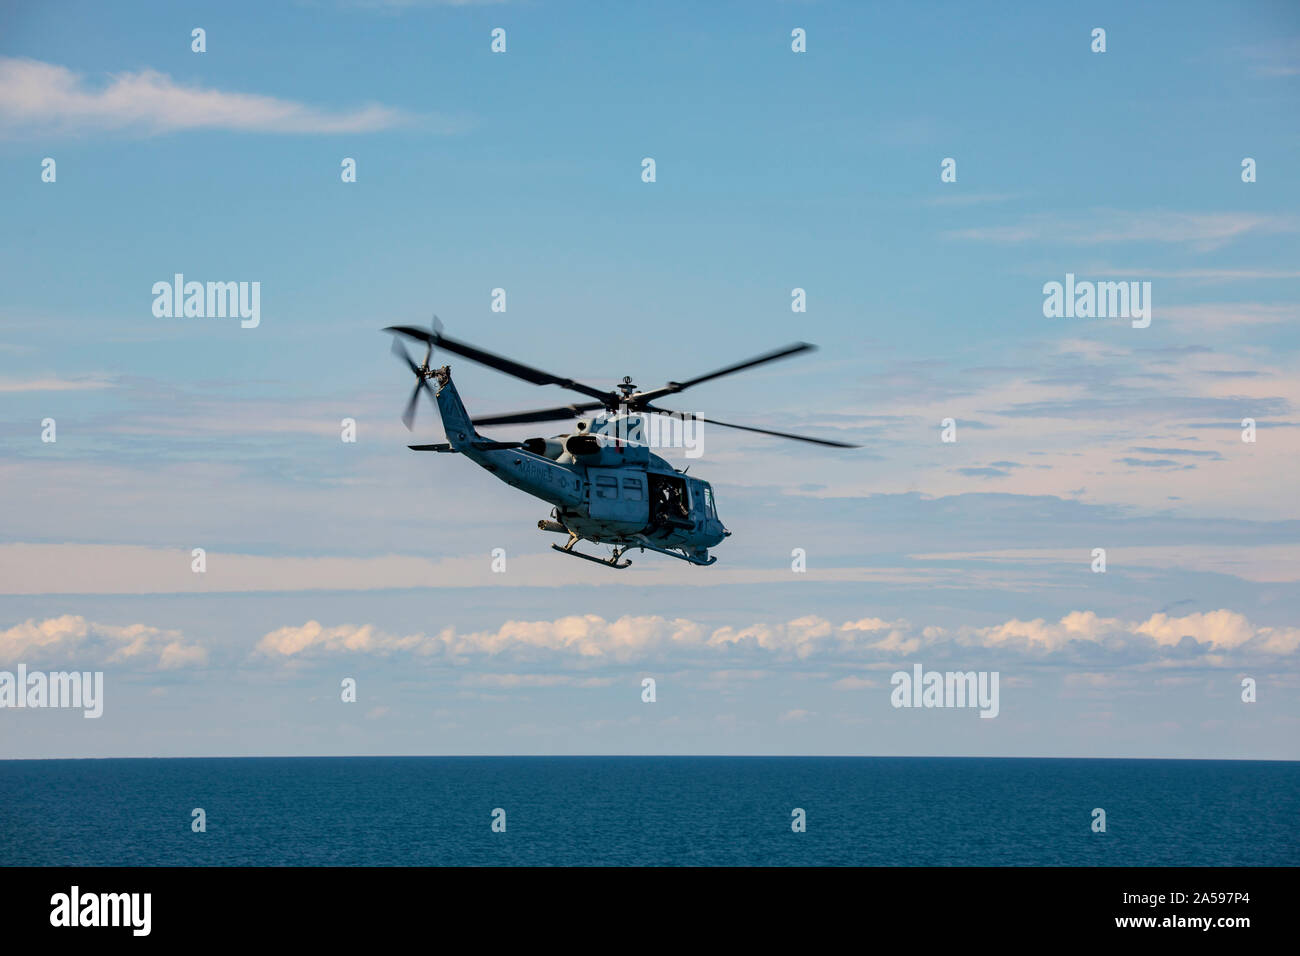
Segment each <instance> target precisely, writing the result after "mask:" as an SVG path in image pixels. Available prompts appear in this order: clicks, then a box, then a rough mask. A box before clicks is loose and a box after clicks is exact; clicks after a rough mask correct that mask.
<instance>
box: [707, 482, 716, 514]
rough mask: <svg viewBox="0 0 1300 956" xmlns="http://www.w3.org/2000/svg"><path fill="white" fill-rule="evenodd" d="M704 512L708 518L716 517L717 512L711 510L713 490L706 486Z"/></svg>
mask: <svg viewBox="0 0 1300 956" xmlns="http://www.w3.org/2000/svg"><path fill="white" fill-rule="evenodd" d="M704 512H705V514H707V515H708V516H709V517H710V518H712V517H715V516H716V515H717V512H716V511H714V510H713V489H712V488H710V487H709V486H708V485H705V486H704Z"/></svg>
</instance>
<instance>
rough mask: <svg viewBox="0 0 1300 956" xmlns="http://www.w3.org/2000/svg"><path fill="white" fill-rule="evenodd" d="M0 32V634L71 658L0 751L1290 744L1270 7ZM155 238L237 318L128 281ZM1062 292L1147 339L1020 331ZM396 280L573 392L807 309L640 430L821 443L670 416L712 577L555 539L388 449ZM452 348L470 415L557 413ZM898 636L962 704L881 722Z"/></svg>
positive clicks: (1296, 29)
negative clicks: (1, 185)
mask: <svg viewBox="0 0 1300 956" xmlns="http://www.w3.org/2000/svg"><path fill="white" fill-rule="evenodd" d="M0 17H2V18H3V19H0V58H2V59H0V174H2V175H3V181H4V182H5V183H6V188H5V190H4V196H3V202H4V210H5V223H6V225H7V226H8V228H7V229H5V230H3V232H2V233H0V244H2V248H0V252H2V253H3V255H0V263H3V265H0V270H3V273H2V275H3V278H4V281H3V282H0V475H3V486H4V492H5V493H4V500H5V501H6V503H7V504H9V507H6V508H5V509H4V512H3V516H2V517H0V669H3V668H6V667H8V668H12V667H13V666H16V664H17V663H18V662H24V663H26V664H28V665H29V666H31V667H36V666H41V667H48V668H50V669H58V668H73V667H76V668H79V669H103V670H104V671H105V674H106V685H107V690H106V695H107V700H106V704H105V715H104V717H103V718H101V719H99V720H98V721H85V720H82V719H81V717H80V715H79V714H69V713H56V712H39V711H29V712H14V711H7V712H4V713H3V714H2V715H0V717H2V718H3V719H0V756H11V757H12V756H102V755H142V756H151V755H190V754H194V755H198V754H250V753H276V754H296V753H312V754H315V753H876V754H913V753H914V754H1006V755H1025V756H1029V755H1044V756H1073V755H1083V756H1092V755H1095V756H1206V757H1234V756H1236V757H1271V758H1288V759H1294V758H1296V757H1297V756H1298V754H1297V749H1296V744H1295V741H1296V740H1297V739H1300V734H1298V733H1297V730H1300V706H1297V695H1296V690H1297V687H1298V686H1300V669H1297V654H1300V589H1298V588H1297V582H1300V514H1298V513H1297V510H1298V509H1297V503H1296V502H1297V499H1296V495H1295V490H1294V472H1295V465H1296V462H1297V461H1298V460H1300V407H1298V406H1300V375H1298V373H1297V362H1296V357H1297V351H1298V350H1300V335H1298V333H1297V329H1298V327H1300V326H1298V324H1297V319H1300V314H1298V313H1300V305H1298V301H1300V300H1298V298H1297V291H1298V289H1300V265H1298V263H1300V242H1298V241H1297V237H1298V235H1300V216H1298V215H1297V210H1298V209H1300V185H1297V184H1298V183H1300V176H1298V173H1300V159H1298V157H1300V149H1298V148H1297V147H1300V142H1298V140H1300V133H1298V130H1300V127H1297V125H1296V123H1295V119H1296V116H1297V109H1296V108H1297V105H1298V101H1300V94H1298V92H1297V89H1298V86H1300V13H1298V12H1297V10H1296V8H1295V6H1294V5H1293V4H1287V3H1277V4H1268V3H1252V4H1248V5H1245V6H1234V7H1228V6H1224V5H1219V4H1196V3H1194V4H1144V5H1142V6H1141V7H1140V8H1138V9H1134V8H1132V7H1131V5H1127V4H1097V5H1092V6H1090V7H1088V8H1087V9H1079V10H1066V9H1061V8H1056V7H1054V6H1048V5H1035V4H1023V5H1005V4H999V5H988V6H986V7H980V6H979V5H972V4H948V5H945V4H926V5H915V4H881V5H872V6H869V7H868V6H866V5H853V4H832V3H750V4H720V5H708V8H707V9H700V6H699V5H691V4H679V5H675V4H654V5H643V6H639V7H633V6H632V5H603V4H564V3H542V2H534V3H500V4H475V3H469V4H438V3H428V4H422V3H409V4H407V3H401V4H385V3H355V4H353V3H330V2H320V3H313V4H305V3H304V4H287V3H285V4H213V5H203V4H198V5H189V6H185V7H183V8H182V7H177V6H176V5H175V4H162V3H159V4H136V5H132V6H131V7H129V8H127V9H110V8H105V7H103V6H102V5H99V4H91V3H88V4H71V3H54V4H15V5H10V6H9V7H7V8H6V10H5V11H4V13H3V14H0ZM73 24H76V27H75V29H74V28H73V26H72V25H73ZM195 27H202V28H204V29H205V30H206V33H207V51H206V52H205V53H202V54H198V53H194V52H192V51H191V49H190V45H191V40H190V31H191V30H192V29H193V28H195ZM496 27H501V28H504V29H505V30H506V32H507V52H506V53H505V54H493V53H492V52H491V51H490V48H489V46H490V40H491V38H490V33H491V31H492V30H493V29H494V28H496ZM796 27H800V28H803V29H804V30H806V31H807V52H806V53H803V54H796V53H793V52H792V51H791V49H790V32H791V30H792V29H794V28H796ZM1095 27H1102V28H1104V29H1105V30H1106V31H1107V33H1106V38H1107V50H1106V52H1105V53H1093V52H1092V51H1091V49H1090V45H1091V37H1090V35H1091V31H1092V30H1093V28H1095ZM647 156H649V157H653V158H654V159H655V161H656V166H657V169H656V172H657V180H656V182H654V183H645V182H642V180H641V161H642V159H643V157H647ZM46 157H50V158H53V159H54V160H55V161H56V163H57V179H56V181H55V182H53V183H48V182H43V181H42V179H41V163H42V160H43V159H44V158H46ZM344 157H352V158H354V159H355V160H356V162H357V173H358V175H357V182H356V183H351V184H345V183H343V182H341V181H340V175H339V172H340V161H341V160H342V159H343V158H344ZM946 157H952V158H954V159H955V160H956V162H957V181H956V182H952V183H944V182H941V181H940V175H939V173H940V163H941V161H942V160H943V159H944V158H946ZM1244 157H1251V158H1253V159H1254V160H1255V161H1256V164H1257V174H1258V178H1257V181H1256V182H1253V183H1244V182H1243V181H1242V178H1241V163H1242V159H1243V158H1244ZM176 272H183V273H184V274H185V275H186V276H187V278H190V279H195V280H199V281H207V280H212V281H227V280H234V281H258V282H260V283H261V289H262V299H261V323H260V325H259V326H258V327H257V328H255V329H241V328H240V326H239V323H238V321H232V320H228V319H198V318H191V319H162V318H157V317H155V316H154V315H153V313H152V310H151V305H152V295H151V291H150V290H151V287H152V286H153V284H154V283H155V282H157V281H160V280H163V281H169V280H170V279H171V277H172V275H173V274H174V273H176ZM1067 273H1073V274H1075V275H1076V276H1078V277H1079V278H1081V279H1090V280H1096V281H1109V280H1115V281H1118V280H1124V281H1129V280H1132V281H1144V282H1150V283H1151V289H1152V303H1153V311H1152V321H1151V324H1150V327H1149V328H1145V329H1135V328H1133V327H1131V324H1130V322H1129V321H1128V320H1126V319H1049V318H1045V317H1044V315H1043V310H1042V305H1043V292H1042V288H1043V285H1044V284H1045V283H1047V282H1052V281H1058V282H1059V281H1063V280H1064V277H1065V275H1066V274H1067ZM498 287H499V288H504V289H506V291H507V301H508V308H507V311H506V312H505V313H494V312H492V311H491V309H490V302H491V298H490V296H491V290H492V289H494V288H498ZM795 287H799V288H803V289H805V290H806V292H807V298H808V310H807V312H806V313H800V314H796V313H792V312H791V309H790V301H791V289H793V288H795ZM435 311H436V312H437V313H438V314H439V315H440V316H441V317H442V320H443V321H444V322H445V323H446V326H447V330H448V332H449V333H450V334H452V335H455V336H457V337H461V338H465V339H469V340H470V341H473V342H475V343H478V344H481V345H483V346H485V347H488V348H492V349H496V350H498V351H501V352H504V353H506V354H508V355H511V356H514V357H517V358H520V359H521V360H524V361H530V362H533V363H535V364H538V365H540V366H542V367H543V368H546V369H549V370H553V371H556V372H559V373H561V374H566V375H570V376H573V377H575V378H578V379H581V380H584V381H590V382H593V383H596V384H601V385H606V384H611V383H612V382H614V381H616V380H618V379H621V378H622V376H623V375H625V374H628V375H632V376H633V378H634V379H635V381H636V382H637V383H639V384H641V385H643V386H647V387H648V386H653V385H656V384H658V383H660V382H663V381H668V380H674V379H681V378H683V377H686V376H690V375H693V374H697V373H699V372H702V371H706V370H708V369H711V368H714V367H717V366H719V365H722V364H725V363H727V362H729V361H732V360H736V359H740V358H743V357H746V356H748V355H751V354H754V353H757V352H761V351H764V350H766V349H768V348H772V347H775V346H778V345H782V344H785V343H787V342H790V341H794V340H800V339H802V340H807V341H811V342H815V343H817V344H819V345H820V346H821V350H820V351H819V352H817V353H816V354H814V355H811V356H803V357H800V358H797V359H795V360H792V361H790V362H788V363H780V364H777V365H773V366H769V367H767V368H764V369H762V370H757V371H752V372H749V373H747V374H745V375H741V376H737V377H734V378H730V379H727V380H725V383H713V384H710V385H706V386H701V387H700V388H699V389H698V390H694V391H692V392H691V393H690V401H691V407H690V408H688V409H687V410H689V411H698V412H700V413H703V414H706V415H710V416H715V417H718V418H722V419H724V420H731V421H737V422H750V423H754V424H759V425H762V424H767V425H768V426H769V427H775V428H786V429H793V430H803V431H810V432H814V433H817V434H822V435H826V436H828V437H838V438H841V439H842V440H846V441H856V442H860V443H861V444H862V445H863V447H862V448H861V449H859V450H855V451H832V450H824V449H816V448H812V447H811V446H801V445H794V444H790V443H784V442H779V441H777V440H775V439H767V438H762V437H759V436H750V435H745V434H742V433H738V432H724V431H723V430H721V429H713V430H708V431H706V433H705V434H706V444H705V454H704V456H703V457H702V458H701V459H697V460H695V461H693V462H691V463H690V464H691V472H692V474H701V475H703V476H704V477H706V478H707V479H708V480H710V481H712V482H713V484H714V486H715V489H716V491H717V494H718V499H719V509H720V512H721V514H722V517H723V518H724V520H725V521H726V523H727V525H728V526H729V527H730V528H731V530H732V531H733V536H732V537H731V538H730V539H729V540H728V541H727V542H726V543H725V544H724V545H722V546H721V547H720V548H719V549H718V551H717V554H718V557H719V564H718V565H716V566H715V567H713V568H709V569H696V568H688V567H685V566H684V565H681V566H679V565H676V564H675V563H674V565H672V566H670V565H668V563H667V559H664V560H657V559H654V558H651V557H648V556H634V560H635V562H636V563H635V564H634V565H633V567H632V568H631V569H630V570H628V571H626V572H621V573H619V574H617V575H615V574H613V573H610V572H607V571H605V570H604V569H601V568H596V567H594V566H592V567H588V566H585V565H581V563H580V562H568V561H565V560H564V559H563V558H560V557H557V556H554V555H553V554H551V553H550V552H549V551H548V549H547V546H548V545H549V544H550V539H549V537H548V536H546V535H544V534H542V533H541V532H538V531H537V530H536V521H537V519H538V518H541V517H544V516H545V511H546V508H545V507H544V506H542V505H541V504H540V503H537V502H535V501H533V500H531V499H528V498H526V497H524V496H522V495H519V494H517V493H514V492H512V491H511V490H510V489H508V488H506V486H504V485H502V484H500V483H499V482H495V481H494V480H492V479H491V478H490V477H489V476H487V475H486V474H484V473H482V472H480V471H478V470H476V469H474V468H473V467H472V466H471V465H470V464H469V463H467V462H465V461H460V460H455V459H448V458H445V457H442V456H438V457H437V458H436V460H430V458H432V457H433V456H423V455H417V454H415V453H411V452H409V451H407V449H406V448H405V445H406V443H407V441H409V440H410V439H409V436H408V433H407V432H406V431H405V429H403V428H402V426H401V423H400V422H399V420H398V415H399V414H400V411H401V406H402V403H403V402H404V401H405V396H406V393H407V390H408V388H409V383H408V381H407V376H406V375H405V373H403V372H402V370H401V368H400V366H399V365H398V364H397V363H395V362H394V361H393V360H392V357H391V356H390V355H389V354H388V342H387V340H386V337H385V336H383V335H380V334H379V332H378V330H379V329H380V328H382V327H383V326H385V325H390V324H393V323H403V324H406V323H410V324H424V323H426V322H427V321H428V319H429V316H430V314H431V313H433V312H435ZM451 362H452V365H453V367H454V369H455V374H456V379H457V382H458V385H459V386H460V389H461V391H462V395H463V396H464V398H465V400H466V402H467V404H468V405H469V407H470V409H471V411H473V412H475V413H489V412H494V411H505V410H509V409H514V408H529V407H534V406H538V405H545V404H558V403H559V401H557V400H560V401H568V400H569V398H568V396H561V395H560V393H558V392H557V391H555V390H553V389H537V388H534V387H532V386H528V385H526V384H524V383H522V382H517V381H513V380H510V379H507V378H504V377H502V376H500V375H497V374H495V373H492V372H489V371H487V370H484V369H480V368H475V367H474V366H471V365H469V364H468V363H465V362H463V361H457V360H455V359H454V357H453V358H452V359H451ZM420 415H421V417H420V420H419V421H418V423H417V436H419V437H420V438H421V439H422V440H429V441H436V440H440V437H441V433H440V429H439V428H438V426H437V424H436V421H435V417H434V415H433V414H432V409H431V408H430V407H428V406H427V405H426V406H425V407H423V408H422V409H421V411H420ZM344 417H352V418H355V419H356V421H357V422H358V435H359V437H358V441H357V443H356V444H344V443H342V442H341V441H339V422H340V419H342V418H344ZM948 417H951V418H953V419H955V420H956V422H957V439H958V440H957V441H956V442H955V443H951V444H946V443H942V442H941V441H940V422H941V421H942V420H943V419H944V418H948ZM45 418H54V419H55V420H56V421H57V429H58V441H57V442H55V443H53V444H49V443H43V442H42V441H41V440H40V435H41V424H40V423H41V421H42V420H43V419H45ZM1243 418H1253V419H1255V420H1256V421H1257V423H1258V431H1257V441H1256V442H1254V443H1244V442H1242V441H1241V427H1240V423H1241V420H1242V419H1243ZM562 429H563V426H562V425H560V424H557V425H556V426H554V427H547V428H546V429H545V433H546V434H552V433H554V432H558V431H561V430H562ZM536 431H538V429H536V428H534V429H532V430H531V431H530V430H528V429H523V430H511V429H503V430H500V435H501V437H510V436H517V437H526V436H527V435H528V434H532V433H533V432H536ZM686 463H687V462H685V460H684V459H683V460H682V461H679V462H678V464H679V465H682V466H684V465H685V464H686ZM195 547H203V548H205V549H207V552H208V562H209V563H208V567H209V569H208V571H207V572H206V573H205V574H204V575H194V574H192V573H191V572H190V567H189V566H190V549H192V548H195ZM1096 547H1104V548H1106V549H1107V556H1108V568H1107V571H1106V573H1105V574H1094V573H1092V571H1091V569H1090V563H1091V560H1092V557H1091V552H1092V549H1093V548H1096ZM493 548H504V549H505V551H506V553H507V555H508V567H507V571H506V573H504V574H494V573H493V572H492V571H491V567H490V562H491V552H492V549H493ZM794 548H802V549H804V550H805V551H806V553H807V555H808V571H807V573H805V574H795V573H793V572H792V571H791V569H790V562H791V551H792V550H793V549H794ZM571 565H578V566H577V567H574V566H571ZM916 662H920V663H922V664H924V665H925V666H927V667H931V666H933V667H941V668H943V669H961V670H968V669H986V670H996V671H998V672H999V673H1000V674H1001V675H1002V681H1003V684H1002V705H1001V712H1000V714H999V716H998V717H997V718H996V719H994V720H980V719H977V718H976V715H975V714H974V713H973V712H969V711H966V712H945V711H935V712H930V711H914V710H895V709H893V708H892V707H891V706H890V704H889V690H890V687H889V675H890V674H891V673H892V672H893V671H894V670H896V669H900V668H902V669H910V667H911V665H912V664H913V663H916ZM349 676H351V677H355V678H357V680H358V682H359V697H360V699H359V701H358V703H357V704H355V705H352V704H343V703H341V702H340V701H339V700H338V697H339V694H338V687H339V682H340V681H341V679H342V678H344V677H349ZM647 676H652V677H655V678H656V680H657V681H658V688H659V690H658V697H659V699H658V700H657V701H656V702H655V703H654V704H653V705H651V704H643V703H642V702H641V699H640V689H641V680H642V678H643V677H647ZM1243 677H1252V678H1254V679H1256V680H1257V681H1258V684H1259V700H1258V702H1256V703H1254V704H1244V703H1242V702H1241V700H1240V682H1241V680H1242V678H1243Z"/></svg>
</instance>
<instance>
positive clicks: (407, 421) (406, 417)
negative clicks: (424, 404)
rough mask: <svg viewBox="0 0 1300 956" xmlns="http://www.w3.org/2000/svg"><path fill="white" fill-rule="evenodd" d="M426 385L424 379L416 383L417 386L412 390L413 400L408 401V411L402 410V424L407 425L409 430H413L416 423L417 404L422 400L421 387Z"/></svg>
mask: <svg viewBox="0 0 1300 956" xmlns="http://www.w3.org/2000/svg"><path fill="white" fill-rule="evenodd" d="M424 387H425V384H424V379H420V380H419V381H418V382H416V383H415V388H414V389H413V390H412V392H411V400H410V401H408V402H407V403H406V411H404V412H402V424H403V425H405V426H406V430H407V431H411V430H412V429H413V427H414V425H415V406H416V404H417V403H418V402H419V400H420V389H421V388H424Z"/></svg>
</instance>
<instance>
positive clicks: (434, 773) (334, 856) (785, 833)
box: [0, 757, 1300, 866]
mask: <svg viewBox="0 0 1300 956" xmlns="http://www.w3.org/2000/svg"><path fill="white" fill-rule="evenodd" d="M195 807H201V808H203V809H204V811H206V817H207V832H206V833H194V832H191V811H192V810H193V809H194V808H195ZM796 807H798V808H802V809H803V810H804V811H805V812H806V818H807V830H806V832H803V833H795V832H793V831H792V830H791V820H792V817H791V811H792V810H793V809H794V808H796ZM1096 807H1100V808H1102V809H1104V810H1105V811H1106V832H1105V833H1094V832H1092V829H1091V822H1092V811H1093V809H1094V808H1096ZM496 808H501V809H503V810H505V815H506V831H505V832H504V833H494V832H493V831H492V828H491V824H492V813H493V810H494V809H496ZM0 864H5V865H42V866H44V865H91V866H95V865H115V866H138V865H144V866H175V865H199V866H203V865H216V866H249V865H252V866H279V865H300V866H313V865H365V866H428V865H438V866H465V865H469V866H501V865H507V866H510V865H529V866H533V865H651V866H678V865H685V866H705V865H729V866H754V865H757V866H786V865H833V866H841V865H847V866H862V865H866V866H880V865H886V866H1057V865H1062V866H1228V865H1283V866H1295V865H1297V864H1300V763H1293V762H1292V763H1285V762H1284V763H1279V762H1264V761H1192V760H1038V759H967V758H901V757H900V758H877V757H327V758H314V757H305V758H287V757H285V758H281V757H270V758H232V759H159V760H147V759H142V760H12V761H0Z"/></svg>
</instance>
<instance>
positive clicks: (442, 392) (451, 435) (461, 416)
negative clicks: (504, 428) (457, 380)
mask: <svg viewBox="0 0 1300 956" xmlns="http://www.w3.org/2000/svg"><path fill="white" fill-rule="evenodd" d="M433 377H434V381H436V382H437V383H438V392H437V396H436V397H437V400H438V411H439V413H441V415H442V429H443V431H445V432H446V433H447V441H448V442H450V443H451V447H452V448H454V449H457V450H459V449H461V448H463V447H468V446H469V445H470V443H471V442H474V441H477V440H480V439H481V438H482V436H481V435H479V433H478V432H476V431H475V430H474V423H473V422H472V421H470V417H469V412H467V411H465V405H464V403H463V402H461V400H460V393H459V392H457V391H456V386H455V385H453V384H452V382H451V367H450V366H448V365H444V366H443V367H442V368H440V369H437V370H436V371H434V373H433Z"/></svg>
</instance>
